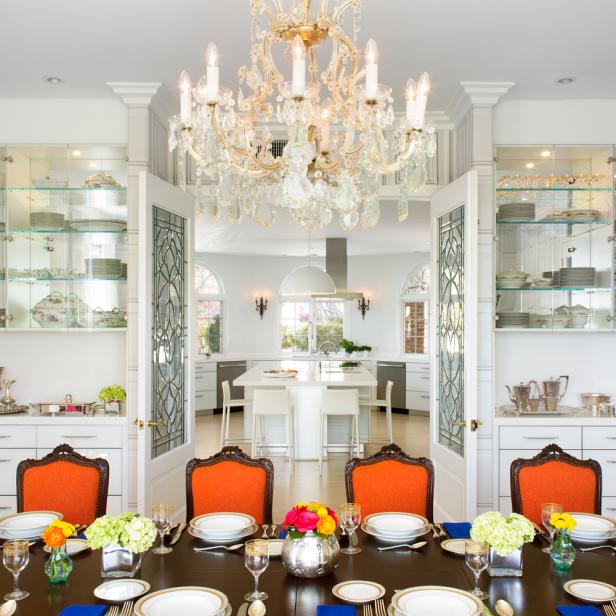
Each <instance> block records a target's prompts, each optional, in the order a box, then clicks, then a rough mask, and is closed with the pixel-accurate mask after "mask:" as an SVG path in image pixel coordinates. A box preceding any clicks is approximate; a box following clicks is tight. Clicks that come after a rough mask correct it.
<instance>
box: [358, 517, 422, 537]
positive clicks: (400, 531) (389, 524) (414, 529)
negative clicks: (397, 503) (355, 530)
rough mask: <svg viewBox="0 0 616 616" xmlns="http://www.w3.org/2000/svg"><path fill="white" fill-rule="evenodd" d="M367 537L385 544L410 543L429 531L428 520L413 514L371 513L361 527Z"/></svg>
mask: <svg viewBox="0 0 616 616" xmlns="http://www.w3.org/2000/svg"><path fill="white" fill-rule="evenodd" d="M361 528H362V530H363V531H364V532H365V533H367V534H368V535H372V536H373V537H376V538H377V539H379V540H380V541H384V542H385V543H410V542H412V541H413V540H414V539H416V538H417V537H420V536H422V535H425V534H426V533H427V532H428V530H429V524H428V520H427V519H426V518H424V517H423V516H420V515H415V514H414V513H399V512H397V511H392V512H387V513H373V514H372V515H368V516H366V517H365V519H364V521H363V522H362V525H361Z"/></svg>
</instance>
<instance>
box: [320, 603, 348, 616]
mask: <svg viewBox="0 0 616 616" xmlns="http://www.w3.org/2000/svg"><path fill="white" fill-rule="evenodd" d="M317 616H357V610H356V609H355V606H354V605H318V606H317Z"/></svg>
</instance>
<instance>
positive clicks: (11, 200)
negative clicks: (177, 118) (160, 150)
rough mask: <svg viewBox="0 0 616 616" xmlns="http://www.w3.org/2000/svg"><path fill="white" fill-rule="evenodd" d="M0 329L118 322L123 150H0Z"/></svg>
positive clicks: (98, 326)
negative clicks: (0, 276)
mask: <svg viewBox="0 0 616 616" xmlns="http://www.w3.org/2000/svg"><path fill="white" fill-rule="evenodd" d="M2 158H3V162H2V167H1V171H0V187H1V188H2V190H1V191H0V237H1V238H2V240H3V241H2V242H0V273H1V274H2V281H1V283H2V286H1V287H0V327H4V328H7V329H10V330H21V329H41V330H43V329H45V330H53V329H55V330H73V329H79V330H92V331H104V330H110V329H113V330H117V329H123V328H125V327H126V302H127V298H126V276H127V274H126V272H127V267H126V262H127V257H128V251H127V241H126V240H127V234H126V218H127V205H126V172H127V168H126V148H125V147H121V146H104V145H78V146H70V145H69V146H31V145H28V146H21V145H19V146H10V145H9V146H6V147H3V148H2Z"/></svg>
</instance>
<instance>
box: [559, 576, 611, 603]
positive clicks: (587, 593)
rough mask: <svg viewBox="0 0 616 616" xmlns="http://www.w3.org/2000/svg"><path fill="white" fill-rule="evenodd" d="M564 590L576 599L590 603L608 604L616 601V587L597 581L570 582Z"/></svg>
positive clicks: (565, 584) (566, 583)
mask: <svg viewBox="0 0 616 616" xmlns="http://www.w3.org/2000/svg"><path fill="white" fill-rule="evenodd" d="M563 588H564V589H565V590H566V591H567V592H568V593H569V594H570V595H573V596H574V597H577V598H578V599H581V600H582V601H588V602H589V603H607V602H608V601H612V600H614V599H616V587H614V586H612V585H611V584H606V583H605V582H596V581H595V580H568V581H567V582H565V583H564V585H563Z"/></svg>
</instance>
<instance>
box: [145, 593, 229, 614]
mask: <svg viewBox="0 0 616 616" xmlns="http://www.w3.org/2000/svg"><path fill="white" fill-rule="evenodd" d="M231 612H232V610H231V606H230V605H229V600H228V599H227V596H226V595H225V594H223V593H221V592H220V591H218V590H215V589H213V588H205V587H203V586H179V587H176V588H167V589H165V590H159V591H157V592H153V593H150V594H149V595H146V596H145V597H142V598H141V599H139V601H137V603H135V614H136V615H137V616H170V615H171V614H182V616H223V615H224V616H227V615H228V614H231Z"/></svg>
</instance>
